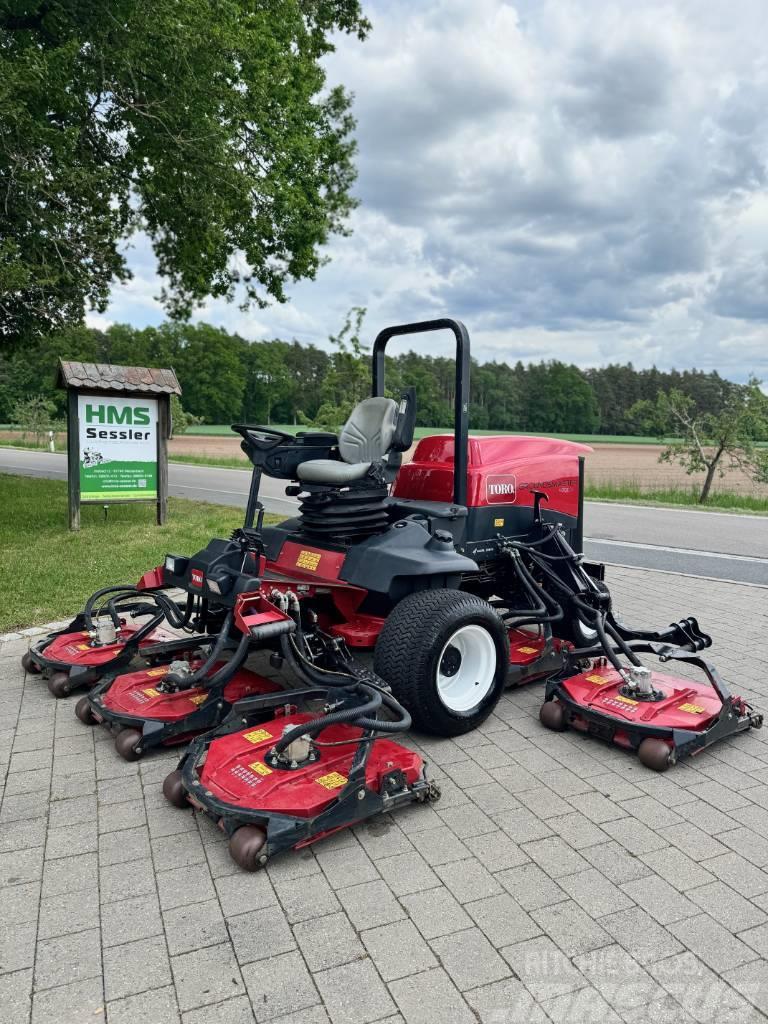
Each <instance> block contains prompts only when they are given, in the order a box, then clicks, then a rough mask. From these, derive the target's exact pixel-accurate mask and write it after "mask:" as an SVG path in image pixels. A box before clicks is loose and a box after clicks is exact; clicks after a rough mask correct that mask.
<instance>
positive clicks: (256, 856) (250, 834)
mask: <svg viewBox="0 0 768 1024" xmlns="http://www.w3.org/2000/svg"><path fill="white" fill-rule="evenodd" d="M266 842H267V833H266V832H265V831H264V829H263V828H259V827H258V825H241V826H240V828H239V829H238V830H237V832H234V833H233V834H232V837H231V838H230V840H229V854H230V856H231V858H232V860H233V861H234V862H235V864H237V866H238V867H240V868H242V869H243V871H258V870H259V868H263V867H264V865H265V864H266V863H267V856H266V854H265V853H262V850H263V849H264V846H265V845H266Z"/></svg>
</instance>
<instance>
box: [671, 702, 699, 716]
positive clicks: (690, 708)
mask: <svg viewBox="0 0 768 1024" xmlns="http://www.w3.org/2000/svg"><path fill="white" fill-rule="evenodd" d="M677 710H678V711H687V712H688V714H689V715H700V714H701V713H702V711H703V710H704V708H703V707H702V706H701V705H700V704H680V705H678V708H677Z"/></svg>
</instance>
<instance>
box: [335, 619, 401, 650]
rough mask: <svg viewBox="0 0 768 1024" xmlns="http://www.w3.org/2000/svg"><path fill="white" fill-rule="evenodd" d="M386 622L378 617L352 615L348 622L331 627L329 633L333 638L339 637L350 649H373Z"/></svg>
mask: <svg viewBox="0 0 768 1024" xmlns="http://www.w3.org/2000/svg"><path fill="white" fill-rule="evenodd" d="M386 621H387V620H386V619H381V618H379V616H378V615H353V616H352V617H351V618H350V620H349V622H342V623H340V624H339V625H336V626H331V627H330V631H331V633H333V635H334V636H340V637H341V638H342V640H345V641H346V642H347V643H348V644H349V646H350V647H375V646H376V641H377V640H378V638H379V633H380V632H381V631H382V629H383V628H384V623H385V622H386Z"/></svg>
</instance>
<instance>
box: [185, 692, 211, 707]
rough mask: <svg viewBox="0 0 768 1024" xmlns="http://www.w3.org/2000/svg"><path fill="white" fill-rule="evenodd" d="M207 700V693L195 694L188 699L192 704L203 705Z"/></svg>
mask: <svg viewBox="0 0 768 1024" xmlns="http://www.w3.org/2000/svg"><path fill="white" fill-rule="evenodd" d="M207 698H208V694H207V693H196V694H195V696H194V697H190V698H189V699H190V700H191V701H192V703H193V704H204V703H205V701H206V700H207Z"/></svg>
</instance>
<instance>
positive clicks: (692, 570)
mask: <svg viewBox="0 0 768 1024" xmlns="http://www.w3.org/2000/svg"><path fill="white" fill-rule="evenodd" d="M2 471H4V472H9V473H21V474H23V475H25V476H43V477H53V478H57V479H62V480H63V479H66V474H67V464H66V457H65V456H64V455H53V454H49V453H47V452H34V451H25V450H23V449H13V448H0V472H2ZM168 476H169V484H170V492H171V494H173V495H175V496H176V497H180V498H193V499H196V500H198V501H211V502H217V503H219V504H222V505H234V506H241V507H242V506H244V505H245V502H246V498H247V496H248V485H249V482H250V473H248V472H247V471H246V470H239V469H216V468H213V467H210V466H190V465H186V464H184V463H171V464H170V465H169V468H168ZM284 492H285V485H284V483H283V482H282V481H280V480H271V479H269V478H267V477H264V478H263V479H262V486H261V498H262V501H263V502H264V505H265V507H266V508H267V510H268V511H270V512H277V513H282V514H285V515H289V514H290V513H291V512H293V511H294V510H295V509H296V507H297V502H296V500H295V499H294V498H286V496H285V493H284ZM585 532H586V537H585V544H584V548H585V553H586V555H587V556H588V557H589V558H593V559H595V560H597V561H602V562H608V563H612V564H614V565H627V566H635V567H638V568H645V569H658V570H663V571H665V572H680V573H686V574H689V575H691V576H709V577H712V578H714V579H721V580H734V581H736V582H739V583H753V584H759V585H762V586H768V518H765V517H762V516H745V515H731V514H728V513H720V512H699V511H689V510H687V509H666V508H648V507H644V506H638V505H619V504H614V503H609V502H596V501H590V502H587V507H586V531H585Z"/></svg>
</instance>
